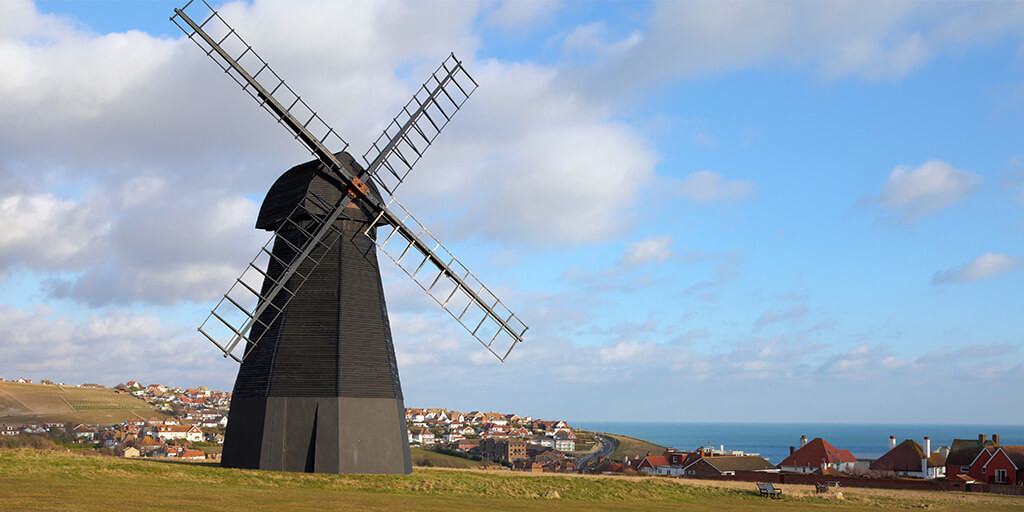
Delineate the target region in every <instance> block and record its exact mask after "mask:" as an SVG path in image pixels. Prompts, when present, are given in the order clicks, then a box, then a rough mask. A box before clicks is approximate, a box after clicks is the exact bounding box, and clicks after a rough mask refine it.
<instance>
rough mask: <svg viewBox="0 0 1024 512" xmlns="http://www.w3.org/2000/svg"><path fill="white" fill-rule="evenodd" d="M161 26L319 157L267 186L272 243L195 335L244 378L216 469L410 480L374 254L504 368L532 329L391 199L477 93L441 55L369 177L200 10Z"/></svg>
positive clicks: (374, 149)
mask: <svg viewBox="0 0 1024 512" xmlns="http://www.w3.org/2000/svg"><path fill="white" fill-rule="evenodd" d="M195 20H200V21H198V22H197V21H195ZM171 21H173V22H174V23H175V24H176V25H177V26H178V28H180V29H181V30H182V31H183V32H184V33H185V34H186V35H187V36H188V37H189V39H191V40H192V41H194V42H195V43H196V44H197V45H198V46H199V48H200V49H202V50H203V52H204V53H206V54H207V55H208V56H209V57H210V58H211V59H213V61H214V62H216V63H217V65H218V66H219V67H220V68H221V70H223V71H224V72H225V73H226V74H227V75H228V76H230V77H231V78H232V79H233V80H235V82H237V83H238V84H239V85H240V86H241V87H242V90H243V91H245V92H247V93H249V95H250V96H252V98H253V99H255V100H256V102H257V103H258V104H259V105H260V107H262V108H263V109H264V110H266V111H267V112H269V113H270V114H271V115H272V116H273V117H274V119H275V120H276V121H277V122H278V123H279V124H282V125H283V126H285V128H287V129H288V130H289V132H290V133H291V134H292V135H293V136H294V137H295V139H297V140H298V141H299V142H301V143H302V144H303V145H304V146H305V147H306V148H307V149H308V150H309V151H310V153H311V154H312V155H313V156H314V157H315V159H314V160H312V161H309V162H306V163H303V164H300V165H297V166H295V167H293V168H291V169H289V170H288V171H286V172H285V173H284V174H282V175H281V177H279V178H278V179H277V181H276V182H275V183H274V184H273V186H271V188H270V190H269V191H268V193H267V197H266V198H265V199H264V201H263V204H262V206H261V207H260V212H259V215H258V217H257V220H256V227H257V228H258V229H265V230H268V231H271V232H272V233H273V234H272V235H271V237H270V240H269V241H268V242H267V243H266V244H265V245H264V246H263V247H262V248H261V249H260V252H259V254H257V256H256V258H254V259H253V260H252V261H251V262H250V263H249V264H248V265H247V267H246V269H245V270H244V271H243V272H242V275H241V276H239V277H238V279H236V281H235V282H234V284H233V285H232V286H231V287H230V288H229V289H228V291H227V292H226V293H225V294H224V296H223V297H222V298H221V300H220V301H219V302H218V303H217V305H216V306H215V307H214V308H213V310H212V311H211V312H210V315H209V316H208V317H207V318H206V320H204V321H203V323H202V324H201V325H200V327H199V332H200V333H202V335H203V336H205V337H206V338H207V339H209V340H210V341H211V342H212V343H213V344H214V345H216V346H217V348H218V349H220V350H221V352H223V354H224V356H225V357H231V358H232V359H234V360H236V361H238V362H239V363H240V366H239V370H238V377H237V378H236V380H235V387H234V391H233V394H232V401H231V411H230V413H229V416H228V428H227V434H226V436H225V442H224V453H223V458H222V463H223V464H224V465H225V466H229V467H242V468H258V469H269V470H282V471H306V472H324V473H408V472H410V471H411V470H412V465H411V459H410V454H409V443H408V438H407V434H406V424H405V414H404V413H405V406H404V402H403V397H402V389H401V384H400V382H399V378H398V365H397V362H396V360H395V351H394V345H393V342H392V338H391V327H390V324H389V320H388V315H387V307H386V305H385V301H384V292H383V286H382V284H381V277H380V269H379V267H378V261H377V250H379V251H380V252H381V253H383V254H384V255H386V256H387V257H388V258H389V259H391V260H392V261H394V262H395V264H397V265H398V267H399V268H401V269H402V270H403V271H404V272H405V273H406V274H408V275H409V277H410V278H412V280H413V281H415V282H416V284H417V285H419V286H420V287H421V288H423V290H424V291H425V292H426V293H427V295H429V296H430V297H431V298H433V299H434V300H435V301H436V302H437V303H438V304H439V305H440V306H441V308H443V309H444V310H445V311H447V312H448V313H449V314H451V316H452V317H453V318H455V320H456V321H457V322H458V323H459V324H461V325H462V326H463V327H465V328H466V330H467V331H469V332H470V334H471V335H472V336H473V337H474V338H476V339H477V340H478V341H479V342H480V343H481V344H483V345H484V347H485V348H486V349H487V350H489V351H490V352H491V353H493V354H494V355H495V356H496V357H497V358H498V359H500V360H501V361H504V360H505V358H507V357H508V355H509V354H510V353H511V351H512V349H513V348H515V346H516V344H518V343H520V342H521V341H522V339H523V335H524V334H525V333H526V330H527V327H526V325H525V324H524V323H523V322H522V321H521V320H520V319H519V318H518V317H517V316H516V315H515V314H514V313H512V311H511V310H509V309H508V308H507V307H506V306H505V305H504V303H502V302H501V300H500V299H498V298H497V297H496V296H495V295H494V294H493V293H492V292H491V291H490V290H489V289H488V288H487V287H486V286H484V285H483V283H481V282H480V280H479V279H477V278H476V276H475V275H473V273H472V272H470V271H469V270H468V269H467V268H466V267H465V266H464V265H463V264H462V263H461V262H460V261H459V260H458V259H456V258H455V256H453V255H452V254H451V253H450V252H449V251H448V250H447V249H446V248H445V247H444V246H443V245H442V244H441V243H440V242H439V241H438V240H437V238H435V237H434V236H433V235H432V234H431V233H430V232H429V231H428V230H427V229H426V227H424V226H423V224H421V223H420V222H419V221H417V220H416V219H415V217H413V216H412V215H411V214H410V213H409V211H408V210H406V209H405V207H403V206H402V205H401V203H399V202H398V201H397V200H396V199H395V198H394V195H393V194H394V191H395V189H396V188H398V186H399V185H401V184H402V182H403V181H404V180H405V178H406V176H407V175H408V174H409V172H410V171H411V170H412V167H413V166H414V165H415V164H416V162H418V161H419V159H420V157H421V156H422V155H423V152H424V151H425V150H426V149H427V147H428V146H429V145H430V144H431V143H432V142H433V141H434V139H435V138H436V137H437V136H438V135H439V134H440V132H441V130H443V129H444V127H445V126H446V125H447V124H448V122H449V121H450V120H451V118H452V116H454V115H455V113H456V112H457V111H458V110H459V109H460V108H461V107H462V105H463V103H465V101H466V100H467V99H468V98H469V96H470V95H471V94H472V93H473V91H474V90H476V87H477V84H476V82H475V81H474V80H473V78H472V77H471V76H470V75H469V73H467V72H466V70H465V69H464V68H463V66H462V63H461V62H460V61H459V60H458V59H457V58H456V57H455V55H454V54H452V55H450V56H449V57H448V58H447V59H445V60H444V62H442V63H441V65H440V66H439V67H438V68H437V70H435V71H434V73H433V74H432V75H431V76H430V78H428V79H427V81H426V82H425V83H424V84H423V86H422V87H420V89H419V90H418V91H417V92H416V94H414V95H413V98H412V99H411V100H410V101H409V102H408V103H407V104H406V105H405V106H404V107H403V108H402V110H401V111H400V112H399V114H398V116H396V117H395V118H393V119H392V121H391V123H390V124H388V126H387V128H385V130H384V132H383V133H382V134H381V136H380V137H379V138H378V139H377V141H376V142H374V143H373V145H372V146H371V147H370V149H369V150H368V151H367V152H366V153H365V154H363V161H364V162H365V166H364V165H363V164H360V163H359V162H357V161H356V159H355V158H353V157H352V156H351V155H350V154H349V153H348V152H346V149H347V148H348V143H346V142H345V141H344V139H342V138H341V136H340V135H338V133H337V132H336V131H335V130H334V129H333V128H331V127H330V126H329V125H328V124H327V123H326V122H324V121H323V119H321V117H320V116H319V115H318V114H317V113H316V112H315V111H313V110H312V109H311V108H310V107H309V106H308V105H307V104H306V102H305V101H303V100H302V98H301V97H300V96H299V95H298V94H296V93H295V91H294V90H292V88H291V87H289V86H288V85H287V84H286V83H285V82H284V80H282V79H281V77H280V76H279V75H278V74H277V73H275V72H274V71H273V69H271V68H270V66H269V65H268V64H267V62H266V61H265V60H263V59H262V58H261V57H260V56H259V55H258V54H257V53H256V52H255V51H254V50H253V49H252V47H251V46H249V45H248V44H246V42H245V41H244V40H243V39H242V38H241V36H239V35H238V33H237V32H236V31H235V30H234V29H233V28H231V27H230V26H229V25H228V24H227V23H226V22H225V21H224V19H223V18H222V17H221V16H220V14H218V12H217V11H216V10H215V9H213V8H212V7H211V6H210V5H209V4H208V3H207V2H206V1H205V0H199V1H198V2H196V1H190V2H189V3H188V4H186V5H185V6H184V7H182V8H180V9H175V10H174V16H172V17H171Z"/></svg>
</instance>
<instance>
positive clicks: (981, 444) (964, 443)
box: [946, 434, 999, 482]
mask: <svg viewBox="0 0 1024 512" xmlns="http://www.w3.org/2000/svg"><path fill="white" fill-rule="evenodd" d="M998 446H999V434H992V440H991V441H990V440H988V438H987V437H986V436H985V434H978V438H977V439H954V440H953V444H952V445H951V446H950V447H949V455H947V456H946V478H954V477H956V476H957V475H961V474H963V475H966V474H968V473H969V472H970V469H971V464H973V463H974V462H975V460H976V459H977V458H978V455H980V454H981V452H983V451H985V450H986V449H989V451H990V453H995V448H997V447H998ZM979 471H980V468H979ZM971 476H974V475H971ZM978 480H981V481H983V482H984V481H985V479H983V478H978Z"/></svg>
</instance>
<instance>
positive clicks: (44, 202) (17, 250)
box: [0, 193, 111, 274]
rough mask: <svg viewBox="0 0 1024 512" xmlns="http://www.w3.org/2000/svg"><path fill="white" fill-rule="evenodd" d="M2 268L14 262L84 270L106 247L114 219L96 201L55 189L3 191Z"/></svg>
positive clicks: (0, 210) (42, 267)
mask: <svg viewBox="0 0 1024 512" xmlns="http://www.w3.org/2000/svg"><path fill="white" fill-rule="evenodd" d="M0 225H2V226H4V228H3V229H2V230H0V274H3V273H4V272H6V271H8V270H10V268H11V267H13V266H22V267H26V268H28V269H30V270H78V269H81V268H82V267H83V265H84V264H85V262H86V261H89V260H90V256H93V255H95V253H96V252H97V251H99V250H101V248H102V245H103V244H102V241H103V240H104V239H105V237H106V236H107V235H108V234H109V231H110V225H111V222H110V220H109V219H108V218H107V217H106V211H105V208H104V207H103V206H102V205H101V204H98V202H96V201H90V202H80V201H75V200H72V199H62V198H59V197H57V196H55V195H53V194H50V193H41V194H14V195H10V196H7V197H0Z"/></svg>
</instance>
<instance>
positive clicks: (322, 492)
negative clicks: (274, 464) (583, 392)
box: [0, 450, 1024, 512]
mask: <svg viewBox="0 0 1024 512" xmlns="http://www.w3.org/2000/svg"><path fill="white" fill-rule="evenodd" d="M748 487H749V489H748ZM753 489H754V486H753V484H750V485H749V486H746V485H744V486H743V487H742V489H720V488H713V487H704V486H696V485H690V484H688V483H685V482H682V483H681V482H680V481H678V480H670V479H666V478H653V477H650V478H621V477H601V476H591V477H579V476H576V477H574V476H561V475H528V474H521V473H511V472H495V471H483V470H437V469H417V470H416V471H414V472H413V474H411V475H400V476H382V475H376V476H375V475H311V474H303V473H277V472H268V471H250V470H238V469H225V468H221V467H219V466H217V465H216V464H209V463H185V462H159V461H154V460H132V459H117V458H113V457H88V456H81V455H74V454H68V453H62V452H52V451H42V450H17V451H12V450H8V451H0V510H3V511H12V512H13V511H51V510H68V511H72V510H73V511H94V510H95V511H107V510H118V511H128V512H130V511H136V510H140V511H141V510H175V509H178V510H225V511H229V510H230V511H236V510H239V509H243V510H246V511H247V512H262V511H278V510H303V511H313V510H381V511H388V512H395V511H404V510H416V511H420V510H422V511H432V510H438V511H441V510H444V511H450V510H487V511H505V510H518V511H542V510H543V511H548V510H566V511H586V512H596V511H605V510H607V511H638V512H639V511H669V510H697V511H712V510H716V511H717V510H730V511H740V512H742V511H752V510H785V511H796V510H825V511H830V510H849V511H868V510H871V511H878V510H909V509H911V508H914V507H915V506H917V505H920V504H921V503H922V501H921V499H920V498H915V499H912V500H906V499H899V498H895V499H889V500H870V499H864V500H858V499H857V498H855V497H851V498H848V499H847V500H846V501H844V502H830V501H825V500H822V499H819V498H813V497H808V498H787V499H785V500H766V499H763V498H761V497H759V496H757V495H755V493H754V490H753ZM852 492H853V491H852V490H851V494H852ZM555 493H557V495H558V497H557V498H554V495H555ZM947 494H949V493H947ZM545 496H547V497H545ZM936 496H938V493H936ZM969 498H971V499H973V498H975V497H974V496H969ZM935 503H936V504H935V505H934V506H929V509H932V510H950V511H953V510H957V511H965V512H980V511H983V510H984V511H994V510H1024V499H1021V498H1013V497H987V498H985V500H983V501H978V502H977V503H975V502H973V501H970V500H968V501H959V502H956V503H955V504H950V502H942V501H936V502H935Z"/></svg>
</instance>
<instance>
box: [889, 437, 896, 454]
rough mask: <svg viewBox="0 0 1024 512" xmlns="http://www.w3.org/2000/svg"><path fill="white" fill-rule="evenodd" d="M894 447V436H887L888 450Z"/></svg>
mask: <svg viewBox="0 0 1024 512" xmlns="http://www.w3.org/2000/svg"><path fill="white" fill-rule="evenodd" d="M893 448H896V436H889V450H890V451H892V449H893Z"/></svg>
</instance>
